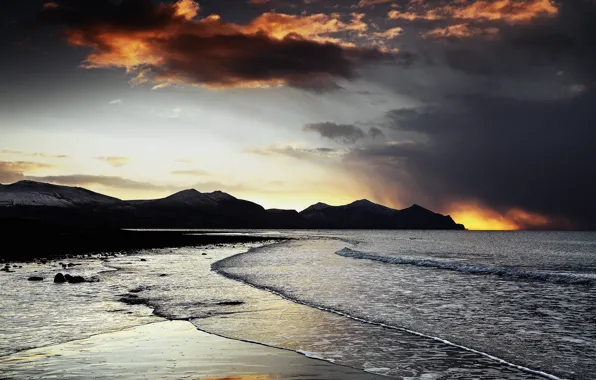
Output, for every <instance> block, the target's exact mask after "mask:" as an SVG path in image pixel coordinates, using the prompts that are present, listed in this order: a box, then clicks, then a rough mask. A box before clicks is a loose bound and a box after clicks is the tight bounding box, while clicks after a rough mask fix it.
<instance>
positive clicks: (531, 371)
mask: <svg viewBox="0 0 596 380" xmlns="http://www.w3.org/2000/svg"><path fill="white" fill-rule="evenodd" d="M257 249H258V248H257ZM255 250H256V249H255ZM250 251H251V250H249V252H250ZM223 261H225V260H222V261H218V262H216V263H213V264H212V265H211V269H212V270H213V271H215V272H217V273H219V274H221V275H222V276H224V277H227V278H230V279H232V280H236V281H239V282H242V283H244V284H246V285H249V286H252V287H254V288H257V289H261V290H265V291H268V292H270V293H272V294H275V295H277V296H279V297H282V298H284V299H287V300H289V301H292V302H295V303H297V304H301V305H305V306H309V307H313V308H315V309H319V310H322V311H326V312H329V313H333V314H336V315H340V316H343V317H346V318H350V319H352V320H355V321H359V322H362V323H366V324H370V325H375V326H381V327H384V328H388V329H393V330H398V331H402V332H406V333H409V334H412V335H416V336H419V337H423V338H427V339H432V340H434V341H437V342H440V343H443V344H446V345H449V346H452V347H457V348H459V349H462V350H465V351H467V352H471V353H474V354H477V355H480V356H483V357H485V358H488V359H490V360H493V361H495V362H497V363H500V364H503V365H505V366H508V367H511V368H515V369H517V370H520V371H522V372H525V373H529V374H532V375H537V376H541V377H544V378H546V379H550V380H565V379H564V378H561V377H558V376H555V375H552V374H550V373H547V372H544V371H540V370H534V369H531V368H528V367H525V366H522V365H519V364H515V363H512V362H509V361H507V360H504V359H501V358H499V357H496V356H494V355H491V354H489V353H486V352H482V351H479V350H476V349H474V348H471V347H466V346H462V345H460V344H457V343H454V342H451V341H449V340H447V339H443V338H440V337H437V336H432V335H427V334H424V333H421V332H418V331H414V330H410V329H408V328H405V327H399V326H393V325H388V324H386V323H380V322H374V321H369V320H367V319H364V318H360V317H356V316H353V315H350V314H348V313H345V312H343V311H340V310H336V309H332V308H328V307H323V306H319V305H315V304H310V303H307V302H304V301H301V300H298V299H295V298H292V297H289V296H287V295H286V294H283V293H281V292H279V291H276V290H273V289H271V288H268V287H266V286H261V285H255V284H253V283H250V282H248V281H247V280H246V279H244V278H243V277H240V276H237V275H233V274H231V273H228V272H225V271H224V270H222V269H221V266H222V263H223ZM297 352H299V353H301V354H304V355H306V352H307V351H297ZM310 354H312V353H310ZM313 358H314V357H313ZM320 359H323V360H326V361H331V360H329V359H324V358H320ZM331 362H332V361H331Z"/></svg>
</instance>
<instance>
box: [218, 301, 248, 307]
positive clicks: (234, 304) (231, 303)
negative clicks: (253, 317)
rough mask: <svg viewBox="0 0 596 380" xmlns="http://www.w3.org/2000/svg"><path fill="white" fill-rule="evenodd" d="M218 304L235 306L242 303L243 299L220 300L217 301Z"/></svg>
mask: <svg viewBox="0 0 596 380" xmlns="http://www.w3.org/2000/svg"><path fill="white" fill-rule="evenodd" d="M217 304H218V305H222V306H237V305H243V304H244V302H243V301H221V302H218V303H217Z"/></svg>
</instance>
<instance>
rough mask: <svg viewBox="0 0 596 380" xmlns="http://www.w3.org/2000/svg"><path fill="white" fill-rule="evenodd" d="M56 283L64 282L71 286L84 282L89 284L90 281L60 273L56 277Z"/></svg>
mask: <svg viewBox="0 0 596 380" xmlns="http://www.w3.org/2000/svg"><path fill="white" fill-rule="evenodd" d="M54 282H55V283H57V284H61V283H64V282H68V283H69V284H80V283H82V282H88V281H87V280H85V277H83V276H71V275H69V274H65V275H64V274H62V273H58V274H56V276H55V277H54ZM89 282H91V281H89Z"/></svg>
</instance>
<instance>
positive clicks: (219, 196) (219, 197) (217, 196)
mask: <svg viewBox="0 0 596 380" xmlns="http://www.w3.org/2000/svg"><path fill="white" fill-rule="evenodd" d="M205 195H207V196H208V197H209V198H211V199H213V200H214V201H216V202H221V201H231V200H235V199H238V198H236V197H234V196H232V195H230V194H228V193H225V192H223V191H221V190H216V191H213V192H211V193H205Z"/></svg>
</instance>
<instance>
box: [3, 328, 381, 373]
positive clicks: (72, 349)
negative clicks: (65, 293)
mask: <svg viewBox="0 0 596 380" xmlns="http://www.w3.org/2000/svg"><path fill="white" fill-rule="evenodd" d="M0 368H1V370H0V374H1V377H2V378H5V379H39V378H58V379H65V380H83V379H116V378H117V379H140V378H142V379H202V380H216V379H219V380H226V379H227V380H265V379H288V380H293V379H296V380H297V379H305V378H306V379H331V380H335V379H337V380H341V379H354V380H365V379H370V380H375V379H382V378H383V377H382V376H377V375H373V374H368V373H365V372H363V371H359V370H356V369H352V368H349V367H344V366H338V365H334V364H331V363H328V362H325V361H321V360H316V359H310V358H307V357H305V356H303V355H300V354H298V353H295V352H292V351H288V350H281V349H275V348H271V347H266V346H262V345H258V344H251V343H246V342H241V341H236V340H232V339H225V338H222V337H218V336H215V335H212V334H207V333H205V332H201V331H199V330H197V329H196V328H195V327H194V326H193V325H192V324H191V323H189V322H185V321H165V322H157V323H151V324H147V325H143V326H138V327H134V328H130V329H125V330H122V331H118V332H114V333H108V334H99V335H95V336H92V337H90V338H87V339H82V340H76V341H72V342H68V343H64V344H59V345H53V346H48V347H42V348H37V349H33V350H27V351H23V352H19V353H17V354H14V355H12V356H10V357H8V358H4V359H0Z"/></svg>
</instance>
